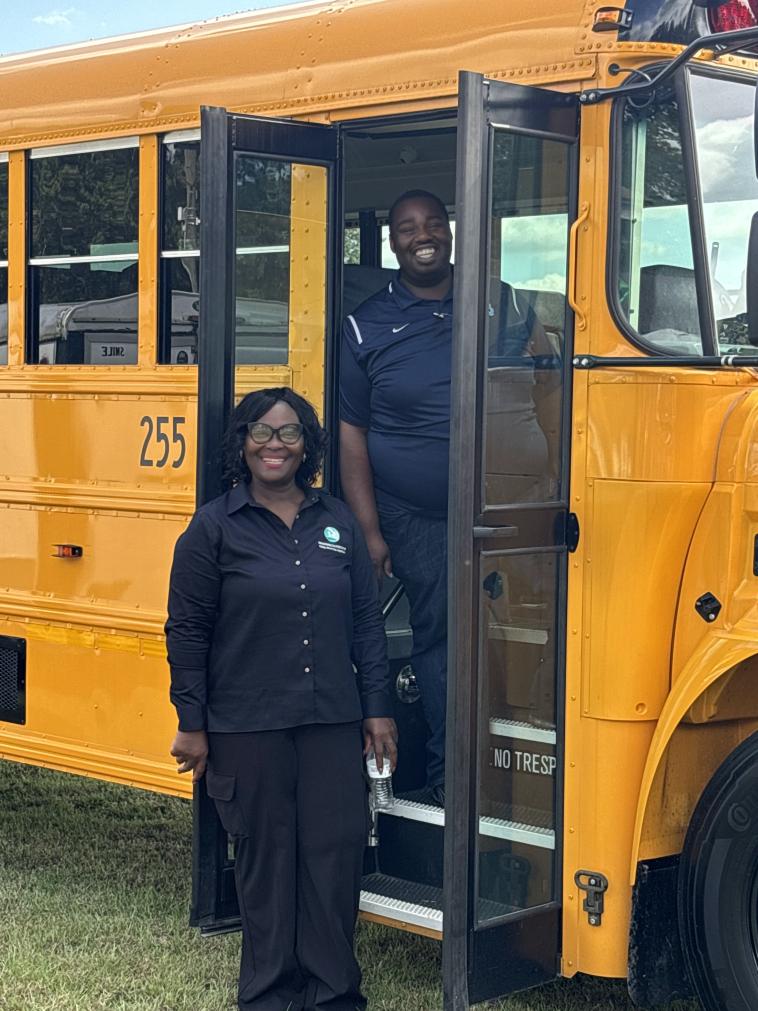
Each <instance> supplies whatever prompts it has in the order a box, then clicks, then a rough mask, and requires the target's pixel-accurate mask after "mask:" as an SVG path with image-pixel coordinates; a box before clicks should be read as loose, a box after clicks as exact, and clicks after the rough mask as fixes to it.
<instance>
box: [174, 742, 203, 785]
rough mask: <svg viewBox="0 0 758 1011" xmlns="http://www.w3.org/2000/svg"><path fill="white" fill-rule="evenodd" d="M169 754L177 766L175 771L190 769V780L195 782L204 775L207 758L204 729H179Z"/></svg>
mask: <svg viewBox="0 0 758 1011" xmlns="http://www.w3.org/2000/svg"><path fill="white" fill-rule="evenodd" d="M171 754H172V755H173V756H174V758H175V759H176V764H177V765H178V766H179V768H178V769H177V772H189V771H190V770H192V782H193V783H197V782H198V780H200V779H202V778H203V776H204V775H205V763H206V760H207V758H208V735H207V734H206V732H205V731H204V730H179V731H177V734H176V737H175V738H174V743H173V744H172V745H171Z"/></svg>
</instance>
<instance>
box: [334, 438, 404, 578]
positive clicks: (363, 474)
mask: <svg viewBox="0 0 758 1011" xmlns="http://www.w3.org/2000/svg"><path fill="white" fill-rule="evenodd" d="M366 431H367V429H365V428H359V427H358V426H357V425H351V424H349V423H348V422H347V421H341V422H340V479H341V481H342V491H343V492H344V494H345V501H346V502H347V504H348V505H349V506H350V508H351V509H352V510H353V513H354V514H355V516H356V518H357V520H358V522H359V523H360V525H361V529H362V530H363V536H364V537H365V538H366V544H367V545H368V552H369V555H370V556H371V561H372V563H373V566H374V571H375V572H376V576H377V579H381V578H382V575H387V576H391V575H392V559H391V558H390V549H389V548H388V547H387V544H386V542H385V540H384V538H383V537H382V531H381V528H380V527H379V515H378V513H377V511H376V498H375V497H374V475H373V473H372V471H371V462H370V460H369V457H368V446H367V445H366Z"/></svg>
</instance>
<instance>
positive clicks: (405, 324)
mask: <svg viewBox="0 0 758 1011" xmlns="http://www.w3.org/2000/svg"><path fill="white" fill-rule="evenodd" d="M407 326H410V323H403V325H402V326H393V328H392V332H393V333H400V331H401V330H405V328H406V327H407Z"/></svg>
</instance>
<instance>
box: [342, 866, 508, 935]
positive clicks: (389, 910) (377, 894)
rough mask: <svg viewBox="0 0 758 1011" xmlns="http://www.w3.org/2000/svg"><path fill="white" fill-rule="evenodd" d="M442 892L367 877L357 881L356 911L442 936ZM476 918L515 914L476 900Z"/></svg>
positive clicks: (502, 906) (386, 876)
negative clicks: (358, 897) (358, 888)
mask: <svg viewBox="0 0 758 1011" xmlns="http://www.w3.org/2000/svg"><path fill="white" fill-rule="evenodd" d="M442 898H443V896H442V889H441V888H435V887H434V886H433V885H421V884H418V883H417V882H415V881H407V880H405V879H404V878H395V877H391V876H390V875H389V874H367V875H365V876H364V877H363V880H362V881H361V902H360V909H361V912H362V913H364V914H368V916H369V917H370V918H376V919H379V920H393V921H395V922H399V923H404V924H407V925H408V926H414V927H421V928H423V929H425V930H430V931H439V933H440V935H441V933H442ZM478 908H479V915H480V917H483V918H484V917H486V918H488V919H494V918H495V917H498V916H505V915H507V914H508V913H513V912H515V911H516V909H517V907H516V906H507V905H505V904H504V903H502V902H494V901H492V900H491V899H480V901H479V907H478Z"/></svg>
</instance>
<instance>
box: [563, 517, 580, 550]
mask: <svg viewBox="0 0 758 1011" xmlns="http://www.w3.org/2000/svg"><path fill="white" fill-rule="evenodd" d="M566 547H567V548H568V549H569V551H576V549H577V548H578V547H579V517H578V516H577V515H576V513H569V514H568V516H567V517H566Z"/></svg>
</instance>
